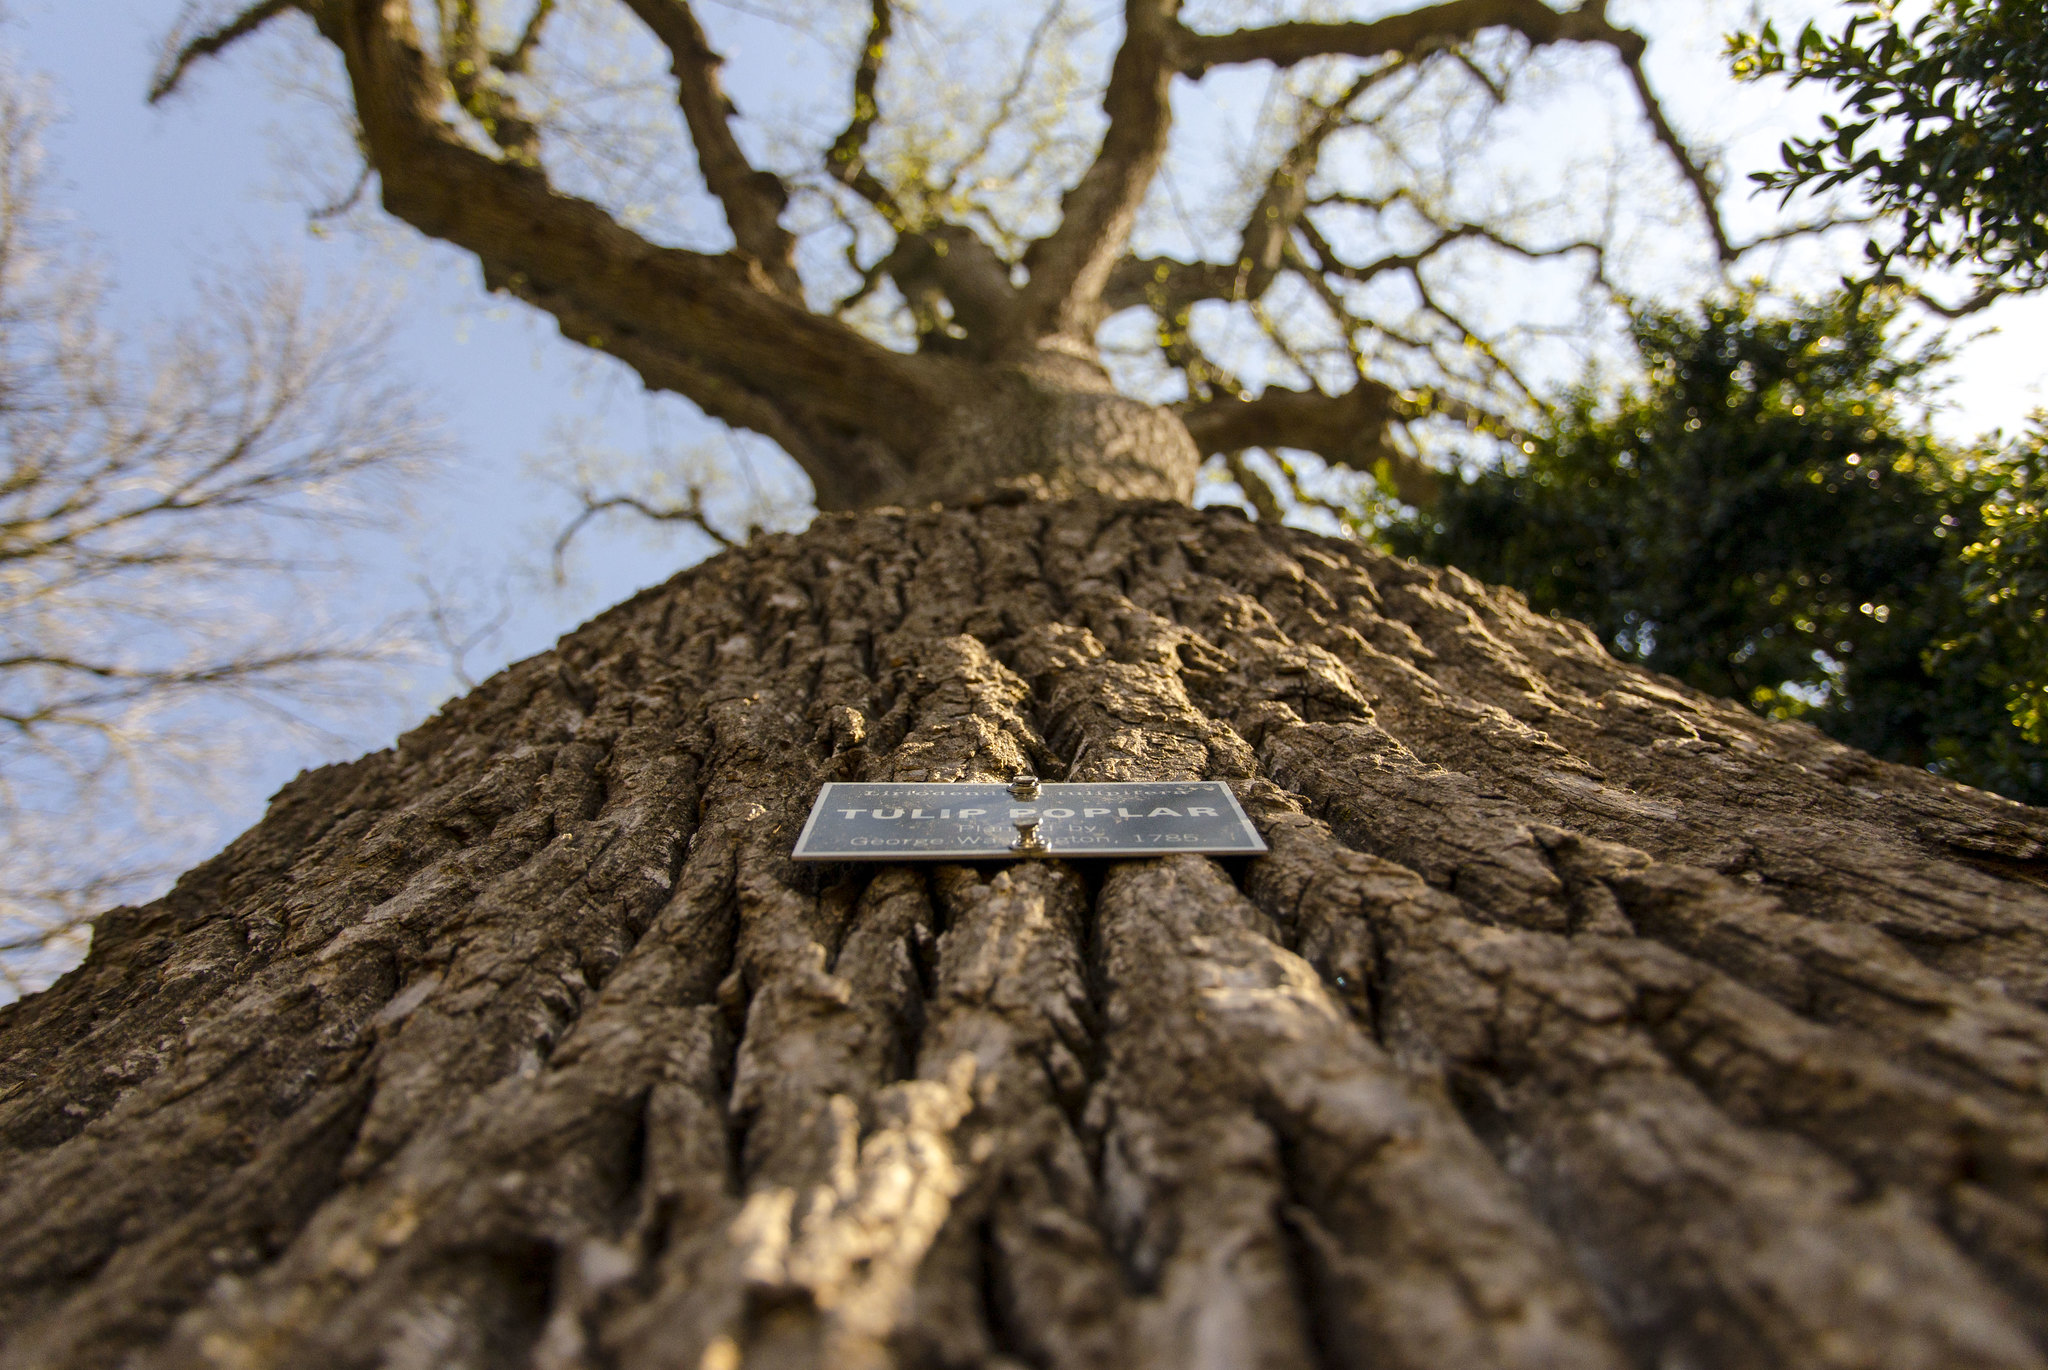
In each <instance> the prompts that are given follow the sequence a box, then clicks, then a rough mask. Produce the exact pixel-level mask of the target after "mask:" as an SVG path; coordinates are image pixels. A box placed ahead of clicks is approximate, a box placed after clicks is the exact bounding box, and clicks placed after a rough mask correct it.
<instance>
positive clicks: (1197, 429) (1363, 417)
mask: <svg viewBox="0 0 2048 1370" xmlns="http://www.w3.org/2000/svg"><path fill="white" fill-rule="evenodd" d="M1402 408H1403V406H1402V404H1401V401H1400V398H1399V397H1398V396H1397V395H1396V394H1395V393H1394V391H1392V390H1391V389H1389V388H1388V387H1386V386H1384V385H1381V384H1379V383H1378V382H1376V381H1369V380H1365V379H1363V378H1361V379H1360V380H1359V382H1358V384H1357V385H1356V386H1354V387H1352V388H1351V389H1350V390H1347V391H1345V392H1344V393H1343V394H1341V395H1325V394H1321V393H1319V392H1316V391H1312V390H1283V389H1281V388H1279V387H1277V386H1269V387H1267V389H1266V391H1265V393H1264V394H1262V395H1259V396H1258V397H1257V398H1255V399H1249V400H1243V399H1216V400H1208V401H1203V402H1197V403H1193V404H1187V405H1183V406H1181V408H1180V416H1181V418H1182V420H1183V421H1185V422H1186V424H1187V426H1188V431H1189V432H1190V433H1192V434H1193V435H1194V439H1195V446H1196V447H1198V448H1199V449H1200V450H1201V452H1202V454H1203V455H1204V456H1210V455H1215V454H1228V453H1231V452H1241V451H1243V450H1245V449H1246V448H1248V447H1263V448H1266V449H1267V450H1269V451H1270V450H1272V449H1274V448H1280V447H1293V448H1299V449H1300V450H1302V451H1305V452H1314V453H1315V454H1316V455H1318V456H1320V457H1322V458H1323V459H1324V460H1325V461H1328V462H1330V463H1332V464H1333V465H1339V466H1348V467H1350V468H1352V469H1353V470H1358V471H1364V472H1367V473H1368V474H1370V475H1372V476H1373V477H1374V478H1375V479H1377V480H1380V481H1382V482H1383V483H1385V484H1388V485H1390V486H1391V487H1392V488H1393V490H1394V492H1395V493H1396V494H1397V495H1399V496H1400V497H1401V499H1402V500H1404V501H1406V502H1407V503H1409V504H1413V505H1416V506H1418V507H1427V506H1428V505H1430V504H1432V503H1434V502H1435V500H1436V496H1437V491H1438V489H1439V488H1440V486H1441V484H1442V477H1441V476H1440V475H1439V474H1438V473H1437V472H1435V471H1433V470H1431V469H1430V468H1429V467H1427V466H1425V465H1423V464H1422V463H1421V462H1420V461H1417V460H1416V459H1415V458H1414V457H1412V456H1410V455H1409V454H1408V453H1406V452H1403V451H1401V450H1400V449H1399V448H1397V447H1396V446H1394V444H1393V443H1392V441H1390V440H1389V438H1388V434H1387V425H1388V423H1389V422H1391V421H1392V420H1393V419H1394V418H1396V417H1397V416H1398V415H1399V414H1400V413H1401V411H1402Z"/></svg>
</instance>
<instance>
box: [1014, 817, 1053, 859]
mask: <svg viewBox="0 0 2048 1370" xmlns="http://www.w3.org/2000/svg"><path fill="white" fill-rule="evenodd" d="M1016 824H1017V840H1016V841H1015V842H1012V843H1011V844H1010V850H1011V851H1013V852H1017V853H1019V854H1020V855H1024V856H1043V855H1045V851H1046V847H1045V839H1044V838H1042V837H1040V836H1039V835H1038V820H1037V819H1036V818H1019V819H1017V820H1016Z"/></svg>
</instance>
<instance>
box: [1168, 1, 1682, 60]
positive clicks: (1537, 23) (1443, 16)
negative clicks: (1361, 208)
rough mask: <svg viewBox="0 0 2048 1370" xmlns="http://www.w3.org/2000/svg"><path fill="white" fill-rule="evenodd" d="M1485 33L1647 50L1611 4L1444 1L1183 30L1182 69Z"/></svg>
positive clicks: (1385, 50)
mask: <svg viewBox="0 0 2048 1370" xmlns="http://www.w3.org/2000/svg"><path fill="white" fill-rule="evenodd" d="M1486 29H1507V30H1510V31H1512V32H1515V33H1519V34H1521V35H1522V37H1524V38H1526V39H1528V40H1529V42H1530V43H1532V44H1535V45H1537V46H1543V45H1546V44H1550V43H1568V42H1581V43H1606V44H1608V45H1609V46H1614V47H1624V46H1625V47H1628V48H1631V49H1633V50H1637V51H1640V50H1641V48H1642V46H1643V39H1642V35H1640V34H1638V33H1635V32H1633V31H1632V30H1629V29H1622V28H1616V27H1615V26H1614V25H1612V24H1610V23H1609V22H1608V21H1607V12H1606V0H1587V2H1586V3H1584V4H1581V5H1579V6H1578V7H1577V8H1576V9H1571V10H1566V11H1563V12H1562V13H1560V12H1559V11H1557V10H1554V9H1552V8H1550V7H1549V6H1548V5H1546V4H1543V3H1542V0H1444V3H1442V4H1436V5H1427V6H1425V7H1423V8H1422V9H1418V10H1410V11H1409V12H1407V13H1406V14H1392V15H1388V16H1387V17H1386V18H1384V19H1370V20H1358V21H1352V22H1349V23H1314V22H1299V23H1288V24H1272V25H1268V26H1266V27H1263V28H1251V29H1236V30H1233V31H1232V32H1229V33H1193V32H1189V31H1187V30H1182V31H1181V35H1180V38H1179V41H1178V43H1177V44H1176V45H1175V46H1176V51H1177V52H1178V53H1179V55H1180V70H1181V71H1182V72H1183V73H1184V74H1186V75H1188V76H1190V77H1197V76H1200V75H1202V74H1203V73H1204V72H1206V71H1208V70H1209V69H1210V68H1211V67H1218V66H1226V65H1231V64H1235V63H1241V62H1272V63H1274V64H1275V65H1276V66H1291V65H1293V64H1294V63H1297V62H1305V61H1307V60H1309V59H1310V58H1313V57H1334V56H1344V57H1385V56H1387V55H1388V54H1390V53H1403V54H1406V55H1407V56H1409V57H1414V56H1416V55H1417V54H1420V53H1423V52H1427V51H1431V50H1436V49H1442V48H1446V47H1449V46H1451V45H1452V44H1455V43H1462V42H1465V41H1467V40H1468V39H1471V38H1473V37H1475V36H1477V35H1478V34H1479V33H1480V32H1481V31H1483V30H1486Z"/></svg>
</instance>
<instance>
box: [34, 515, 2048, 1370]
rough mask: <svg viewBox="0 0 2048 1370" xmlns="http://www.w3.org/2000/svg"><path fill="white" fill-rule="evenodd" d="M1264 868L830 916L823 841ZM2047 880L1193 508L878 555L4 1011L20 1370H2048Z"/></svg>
mask: <svg viewBox="0 0 2048 1370" xmlns="http://www.w3.org/2000/svg"><path fill="white" fill-rule="evenodd" d="M1027 765H1028V766H1030V767H1032V768H1033V769H1035V770H1037V771H1038V772H1039V773H1040V774H1041V775H1046V776H1050V777H1058V778H1067V779H1075V780H1109V779H1148V778H1149V779H1174V778H1193V777H1206V778H1215V779H1221V780H1225V781H1227V782H1229V783H1230V784H1231V785H1232V786H1233V787H1234V788H1235V789H1236V791H1237V793H1238V794H1239V796H1240V798H1241V799H1242V801H1243V803H1244V804H1245V807H1246V809H1247V811H1248V812H1249V813H1250V814H1251V816H1252V818H1253V820H1254V822H1255V823H1256V824H1257V825H1258V826H1259V828H1260V830H1261V831H1262V832H1263V833H1264V835H1265V836H1266V839H1267V841H1268V843H1269V844H1270V846H1271V849H1272V850H1271V852H1270V854H1268V855H1266V856H1263V857H1260V858H1257V859H1253V860H1238V859H1233V860H1229V861H1222V862H1218V861H1212V860H1209V859H1207V858H1202V857H1195V856H1175V857H1170V858H1166V859H1163V860H1158V861H1129V862H1107V861H1097V862H1080V863H1067V862H1059V861H1046V862H1039V863H1022V864H1016V863H1000V862H998V863H988V864H985V865H979V866H962V865H929V866H825V867H798V866H796V865H794V864H792V863H791V862H790V861H789V860H788V853H789V849H790V845H791V842H792V840H793V837H794V834H795V832H796V829H797V827H798V826H799V825H800V823H801V821H802V818H803V815H804V813H805V812H806V810H807V809H808V806H809V804H810V802H811V799H812V797H813V796H814V794H815V793H816V789H817V786H818V785H819V784H820V783H821V782H822V781H824V780H827V779H872V780H922V781H946V780H967V779H992V778H1003V777H1006V776H1008V775H1009V774H1010V773H1011V772H1012V771H1014V770H1015V769H1017V768H1020V767H1023V766H1027ZM2044 1250H2048V815H2044V814H2043V813H2041V812H2040V811H2038V810H2031V809H2027V808H2024V807H2022V806H2019V805H2014V804H2010V803H2006V802H2004V801H2001V800H1997V799H1995V798H1992V797H1990V796H1987V795H1983V794H1980V793H1977V792H1974V791H1970V790H1966V789H1962V788H1960V787H1956V786H1953V785H1949V784H1947V783H1945V782H1942V781H1939V780H1937V779H1934V778H1933V777H1930V776H1927V775H1924V774H1920V773H1917V772H1912V771H1907V770H1903V769H1900V768H1898V767H1895V766H1889V765H1886V764H1884V763H1880V762H1876V761H1873V760H1871V759H1870V758H1868V757H1865V756H1862V755H1860V754H1858V753H1855V752H1851V751H1849V750H1847V749H1845V748H1842V747H1840V746H1838V745H1836V744H1834V743H1832V742H1829V741H1827V740H1826V739H1824V738H1822V737H1821V736H1820V735H1819V734H1818V733H1815V732H1813V731H1812V730H1810V729H1807V728H1803V727H1800V726H1796V725H1788V724H1776V723H1769V722H1765V721H1761V720H1759V719H1757V718H1755V717H1753V716H1751V715H1749V714H1748V713H1746V712H1744V711H1743V710H1741V709H1739V708H1737V707H1735V706H1734V705H1731V704H1727V703H1723V702H1720V701H1715V700H1712V699H1708V698H1705V697H1702V696H1700V695H1697V694H1694V693H1692V692H1691V691H1688V690H1685V689H1683V688H1681V687H1679V686H1677V685H1675V684H1674V683H1672V682H1670V681H1668V680H1663V679H1660V678H1657V677H1653V676H1650V675H1648V674H1646V673H1644V672H1642V671H1640V670H1638V669H1636V668H1634V667H1630V666H1625V665H1622V664H1619V663H1617V662H1615V661H1614V660H1612V659H1611V658H1609V657H1608V656H1607V655H1606V654H1605V653H1604V652H1602V651H1601V650H1600V648H1599V646H1598V645H1597V643H1596V642H1595V641H1594V640H1593V638H1592V637H1591V635H1590V634H1589V633H1588V632H1587V631H1586V630H1584V629H1583V628H1581V627H1579V626H1577V625H1574V624H1570V623H1565V622H1559V621H1554V620H1550V619H1547V618H1542V617H1539V616H1536V615H1533V614H1531V613H1530V612H1529V611H1528V610H1527V609H1526V607H1525V606H1524V605H1523V604H1522V603H1521V601H1520V600H1519V599H1517V598H1516V597H1515V596H1513V595H1511V594H1508V593H1506V592H1501V591H1495V590H1489V589H1487V588H1485V587H1483V586H1480V585H1478V584H1476V583H1475V582H1473V581H1471V580H1469V579H1468V578H1466V577H1463V576H1461V575H1459V574H1458V573H1456V572H1439V571H1433V570H1427V569H1424V568H1421V567H1418V566H1415V565H1413V564H1411V563H1406V562H1402V561H1398V560H1395V559H1391V558H1387V557H1383V556H1379V555H1377V554H1374V553H1371V552H1369V551H1366V550H1364V549H1361V548H1360V547H1358V546H1357V545H1355V544H1351V543H1346V542H1340V541H1333V540H1329V539H1325V538H1321V537H1317V536H1314V535H1312V534H1308V533H1304V532H1299V531H1296V530H1292V529H1287V528H1282V527H1276V526H1273V525H1269V524H1251V523H1248V522H1246V521H1244V520H1243V519H1242V518H1240V517H1237V516H1235V515H1232V514H1228V513H1225V512H1221V511H1211V512H1207V513H1203V512H1196V511H1193V510H1190V509H1187V508H1185V507H1181V506H1176V505H1172V504H1164V503H1115V502H1108V501H1099V500H1085V501H1075V502H1067V503H1046V502H1025V503H1002V502H988V503H985V504H982V505H980V506H978V507H974V508H965V507H961V508H952V509H934V510H926V511H921V512H915V513H903V512H900V511H879V512H874V513H869V514H864V515H858V516H833V517H826V518H823V519H821V520H820V521H819V522H818V523H817V524H816V525H815V526H814V527H813V528H812V529H811V530H810V531H809V532H807V533H805V534H802V535H799V536H778V537H770V538H763V539H759V540H757V541H756V542H754V543H752V544H750V545H749V546H747V547H744V548H740V549H736V550H734V551H731V552H728V553H726V554H724V555H722V556H720V557H718V558H716V559H714V560H712V561H710V562H707V563H705V564H704V565H702V566H700V567H697V568H695V569H693V570H690V571H688V572H685V573H684V574H682V575H680V576H678V577H677V578H676V579H675V580H673V581H671V582H670V583H669V584H667V585H664V586H661V587H658V588H656V589H653V590H650V591H647V592H645V593H643V594H642V595H640V596H638V597H637V598H635V599H634V600H632V601H629V602H628V603H627V604H625V605H622V606H620V607H619V608H618V609H615V610H613V611H612V612H611V613H609V614H606V615H604V616H603V617H601V618H599V619H597V620H596V621H594V622H593V623H591V624H590V625H588V626H586V627H585V628H583V629H581V630H579V631H578V632H576V633H574V634H571V635H570V636H568V637H566V638H564V639H563V641H562V642H561V644H560V645H559V646H558V647H557V648H556V649H555V650H554V651H552V652H548V653H544V654H542V655H541V656H538V657H535V658H532V659H531V660H529V661H526V662H522V663H520V664H519V665H517V666H515V667H513V668H511V669H509V670H507V671H506V672H504V673H502V674H501V675H499V676H497V677H495V678H494V679H492V680H491V681H488V682H486V683H485V685H484V686H482V687H481V688H480V689H478V690H477V691H476V692H474V693H473V694H472V695H470V696H469V697H467V698H466V699H463V700H459V701H457V702H456V703H454V704H452V705H450V706H449V707H448V708H447V709H446V710H445V711H444V712H443V713H442V714H441V715H440V716H438V717H437V718H435V719H433V720H432V721H430V722H429V723H427V724H426V725H424V726H423V727H421V728H420V729H418V730H416V731H415V732H413V733H411V734H408V735H407V736H406V737H404V738H402V739H401V740H400V741H399V743H398V745H397V746H396V747H394V748H393V749H391V750H389V751H385V752H379V753H376V754H373V755H371V756H368V757H365V758H363V759H361V760H359V761H356V762H353V763H350V764H348V765H344V766H335V767H329V768H326V769H324V770H321V771H317V772H312V773H309V774H307V775H305V776H302V777H300V778H299V779H298V780H297V781H295V782H293V784H291V785H290V786H288V787H286V789H285V790H284V791H283V792H282V793H281V794H280V795H279V796H278V798H277V800H276V802H275V803H274V804H273V806H272V809H271V811H270V813H269V815H268V816H267V817H266V818H265V819H264V820H263V822H262V823H261V824H259V825H258V826H257V827H256V828H254V829H252V830H251V831H250V832H249V833H247V834H245V835H244V836H243V837H242V838H240V839H238V840H237V841H236V842H235V843H234V844H232V845H231V846H230V847H229V848H228V849H227V850H226V851H224V852H223V853H222V854H221V855H220V856H218V857H216V858H215V859H214V860H212V861H210V862H208V863H207V864H205V865H204V866H201V867H200V868H198V869H197V870H195V871H193V872H192V873H191V874H189V875H188V876H187V877H186V878H185V879H184V880H183V881H181V882H180V884H179V885H178V887H177V888H176V889H175V890H174V891H173V892H172V893H171V894H169V895H167V896H166V897H165V898H164V899H162V900H159V901H157V902H156V903H154V904H151V905H149V906H146V907H143V908H135V909H120V910H115V911H114V912H112V913H110V914H108V915H107V916H106V917H105V918H104V919H103V920H102V921H101V923H100V925H99V929H98V932H97V935H96V938H95V942H94V946H93V949H92V952H91V954H90V956H89V957H88V958H87V960H86V962H85V963H84V964H83V965H82V966H81V967H80V968H79V969H77V970H76V971H74V972H73V973H72V974H71V975H69V976H67V977H66V978H65V979H64V980H62V981H60V982H59V983H58V984H57V985H56V986H55V987H54V988H52V989H51V990H49V991H47V992H45V993H43V994H41V995H37V996H34V997H32V998H30V999H28V1000H25V1001H22V1002H20V1003H18V1004H15V1005H12V1006H9V1007H7V1008H5V1009H0V1367H6V1368H7V1370H15V1368H16V1367H36V1370H60V1368H62V1367H86V1366H102V1365H109V1364H124V1365H132V1366H136V1367H152V1368H161V1367H174V1366H194V1367H196V1366H217V1365H221V1364H232V1365H238V1366H246V1367H251V1368H252V1370H255V1368H258V1367H265V1366H280V1367H283V1366H300V1365H313V1364H317V1365H332V1366H343V1367H347V1366H364V1367H368V1366H380V1365H403V1364H432V1365H436V1366H476V1367H486V1366H491V1367H495V1366H507V1367H510V1366H527V1365H539V1366H548V1367H580V1366H591V1367H597V1366H605V1367H622V1368H624V1370H637V1368H638V1367H649V1368H650V1370H651V1368H652V1367H671V1366H676V1365H688V1366H702V1365H713V1366H718V1365H726V1366H733V1365H757V1364H759V1365H814V1366H830V1367H835V1370H837V1368H838V1367H862V1366H884V1365H888V1366H916V1367H922V1366H933V1367H937V1366H948V1367H950V1366H968V1365H984V1366H1012V1365H1034V1366H1058V1367H1113V1368H1114V1370H1125V1368H1126V1367H1133V1366H1159V1367H1162V1370H1164V1368H1165V1367H1176V1368H1178V1367H1183V1366H1214V1367H1219V1368H1220V1367H1238V1366H1245V1365H1261V1366H1303V1367H1317V1368H1318V1370H1321V1368H1322V1367H1335V1366H1347V1367H1348V1366H1357V1367H1366V1366H1372V1367H1381V1368H1384V1367H1390V1366H1391V1367H1415V1368H1416V1370H1422V1367H1430V1368H1431V1370H1440V1367H1444V1366H1452V1365H1455V1366H1459V1367H1464V1366H1479V1367H1487V1366H1500V1367H1566V1366H1569V1367H1603V1366H1613V1367H1622V1366H1640V1365H1668V1364H1682V1365H1690V1366H1702V1367H1729V1368H1730V1370H1734V1368H1735V1367H1742V1370H1750V1368H1751V1367H1769V1366H1784V1367H1794V1366H1796V1367H1802V1368H1803V1367H1814V1366H1819V1367H1843V1368H1844V1370H1847V1368H1848V1367H1859V1368H1860V1370H1867V1368H1868V1367H1884V1368H1885V1370H1905V1368H1906V1367H1916V1368H1917V1367H1925V1368H1926V1370H1934V1368H1935V1367H1943V1368H1946V1367H1991V1366H1997V1367H2039V1366H2041V1365H2043V1364H2044V1363H2048V1361H2044V1355H2043V1347H2044V1345H2048V1318H2044V1317H2043V1315H2042V1312H2041V1310H2042V1309H2044V1308H2048V1260H2044V1258H2043V1256H2042V1252H2043V1251H2044Z"/></svg>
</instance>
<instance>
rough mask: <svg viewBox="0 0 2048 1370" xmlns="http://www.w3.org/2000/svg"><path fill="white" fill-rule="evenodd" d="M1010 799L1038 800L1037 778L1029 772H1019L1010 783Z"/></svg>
mask: <svg viewBox="0 0 2048 1370" xmlns="http://www.w3.org/2000/svg"><path fill="white" fill-rule="evenodd" d="M1010 798H1012V799H1036V798H1038V777H1037V776H1035V775H1033V774H1032V773H1031V772H1030V771H1019V772H1017V774H1016V775H1015V776H1014V777H1013V778H1012V779H1011V781H1010Z"/></svg>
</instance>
